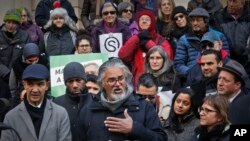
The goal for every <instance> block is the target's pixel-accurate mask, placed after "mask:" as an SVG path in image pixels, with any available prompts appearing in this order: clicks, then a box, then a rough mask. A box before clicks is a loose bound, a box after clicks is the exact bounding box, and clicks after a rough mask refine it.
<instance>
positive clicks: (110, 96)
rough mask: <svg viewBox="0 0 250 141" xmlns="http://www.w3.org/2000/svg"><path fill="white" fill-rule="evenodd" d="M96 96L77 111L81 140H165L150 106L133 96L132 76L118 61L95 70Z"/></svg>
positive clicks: (154, 112) (110, 62) (115, 60)
mask: <svg viewBox="0 0 250 141" xmlns="http://www.w3.org/2000/svg"><path fill="white" fill-rule="evenodd" d="M97 81H98V83H99V84H100V87H101V91H100V93H99V94H98V95H97V96H96V97H94V98H93V101H92V102H91V103H90V104H89V105H88V106H86V107H83V109H81V111H80V117H79V122H80V127H81V129H79V130H78V131H79V136H80V137H81V139H82V140H83V141H107V140H112V141H124V140H131V141H132V140H133V141H134V140H141V141H167V135H166V134H165V133H164V131H163V128H162V126H161V123H160V120H159V118H158V116H157V113H156V111H155V109H154V107H153V105H152V104H150V103H147V102H145V100H144V99H143V98H140V97H138V96H137V95H135V94H134V93H133V86H132V74H131V72H130V71H129V69H128V68H127V67H126V66H125V65H124V64H123V63H122V61H121V60H119V59H116V58H114V59H111V60H109V61H107V62H105V63H104V64H102V65H101V67H100V68H99V75H98V80H97Z"/></svg>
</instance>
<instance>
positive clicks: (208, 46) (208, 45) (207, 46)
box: [202, 42, 214, 49]
mask: <svg viewBox="0 0 250 141" xmlns="http://www.w3.org/2000/svg"><path fill="white" fill-rule="evenodd" d="M212 48H214V43H212V42H204V43H202V49H212Z"/></svg>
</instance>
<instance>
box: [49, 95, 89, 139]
mask: <svg viewBox="0 0 250 141" xmlns="http://www.w3.org/2000/svg"><path fill="white" fill-rule="evenodd" d="M90 101H91V95H90V94H83V95H81V96H79V97H73V96H71V95H70V94H69V93H67V94H64V95H62V96H59V97H57V98H55V99H54V102H55V103H56V104H58V105H60V106H62V107H64V108H65V109H66V111H67V112H68V115H69V119H70V128H71V134H72V141H80V140H79V138H78V136H77V132H78V131H77V130H78V128H79V127H78V126H79V124H78V118H79V113H80V109H81V108H82V107H83V106H84V105H87V104H88V103H89V102H90Z"/></svg>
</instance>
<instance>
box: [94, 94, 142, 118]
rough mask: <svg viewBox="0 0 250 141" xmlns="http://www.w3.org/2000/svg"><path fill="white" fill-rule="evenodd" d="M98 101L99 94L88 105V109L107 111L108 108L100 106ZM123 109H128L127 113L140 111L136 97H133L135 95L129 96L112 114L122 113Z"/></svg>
mask: <svg viewBox="0 0 250 141" xmlns="http://www.w3.org/2000/svg"><path fill="white" fill-rule="evenodd" d="M100 100H101V98H100V94H98V96H96V97H94V98H93V102H92V103H91V104H90V109H91V110H92V111H103V110H104V111H109V109H108V108H106V107H104V106H103V105H102V104H101V101H100ZM125 109H128V111H129V112H133V111H138V110H139V109H140V107H139V101H138V97H137V96H135V94H131V95H130V96H129V97H128V99H127V100H126V101H125V102H124V103H123V104H122V105H121V106H120V108H118V109H117V110H115V111H114V112H113V113H114V114H118V113H122V112H124V110H125Z"/></svg>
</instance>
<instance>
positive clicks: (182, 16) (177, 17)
mask: <svg viewBox="0 0 250 141" xmlns="http://www.w3.org/2000/svg"><path fill="white" fill-rule="evenodd" d="M179 18H180V19H182V18H184V15H180V16H174V20H175V21H177V20H178V19H179Z"/></svg>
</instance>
